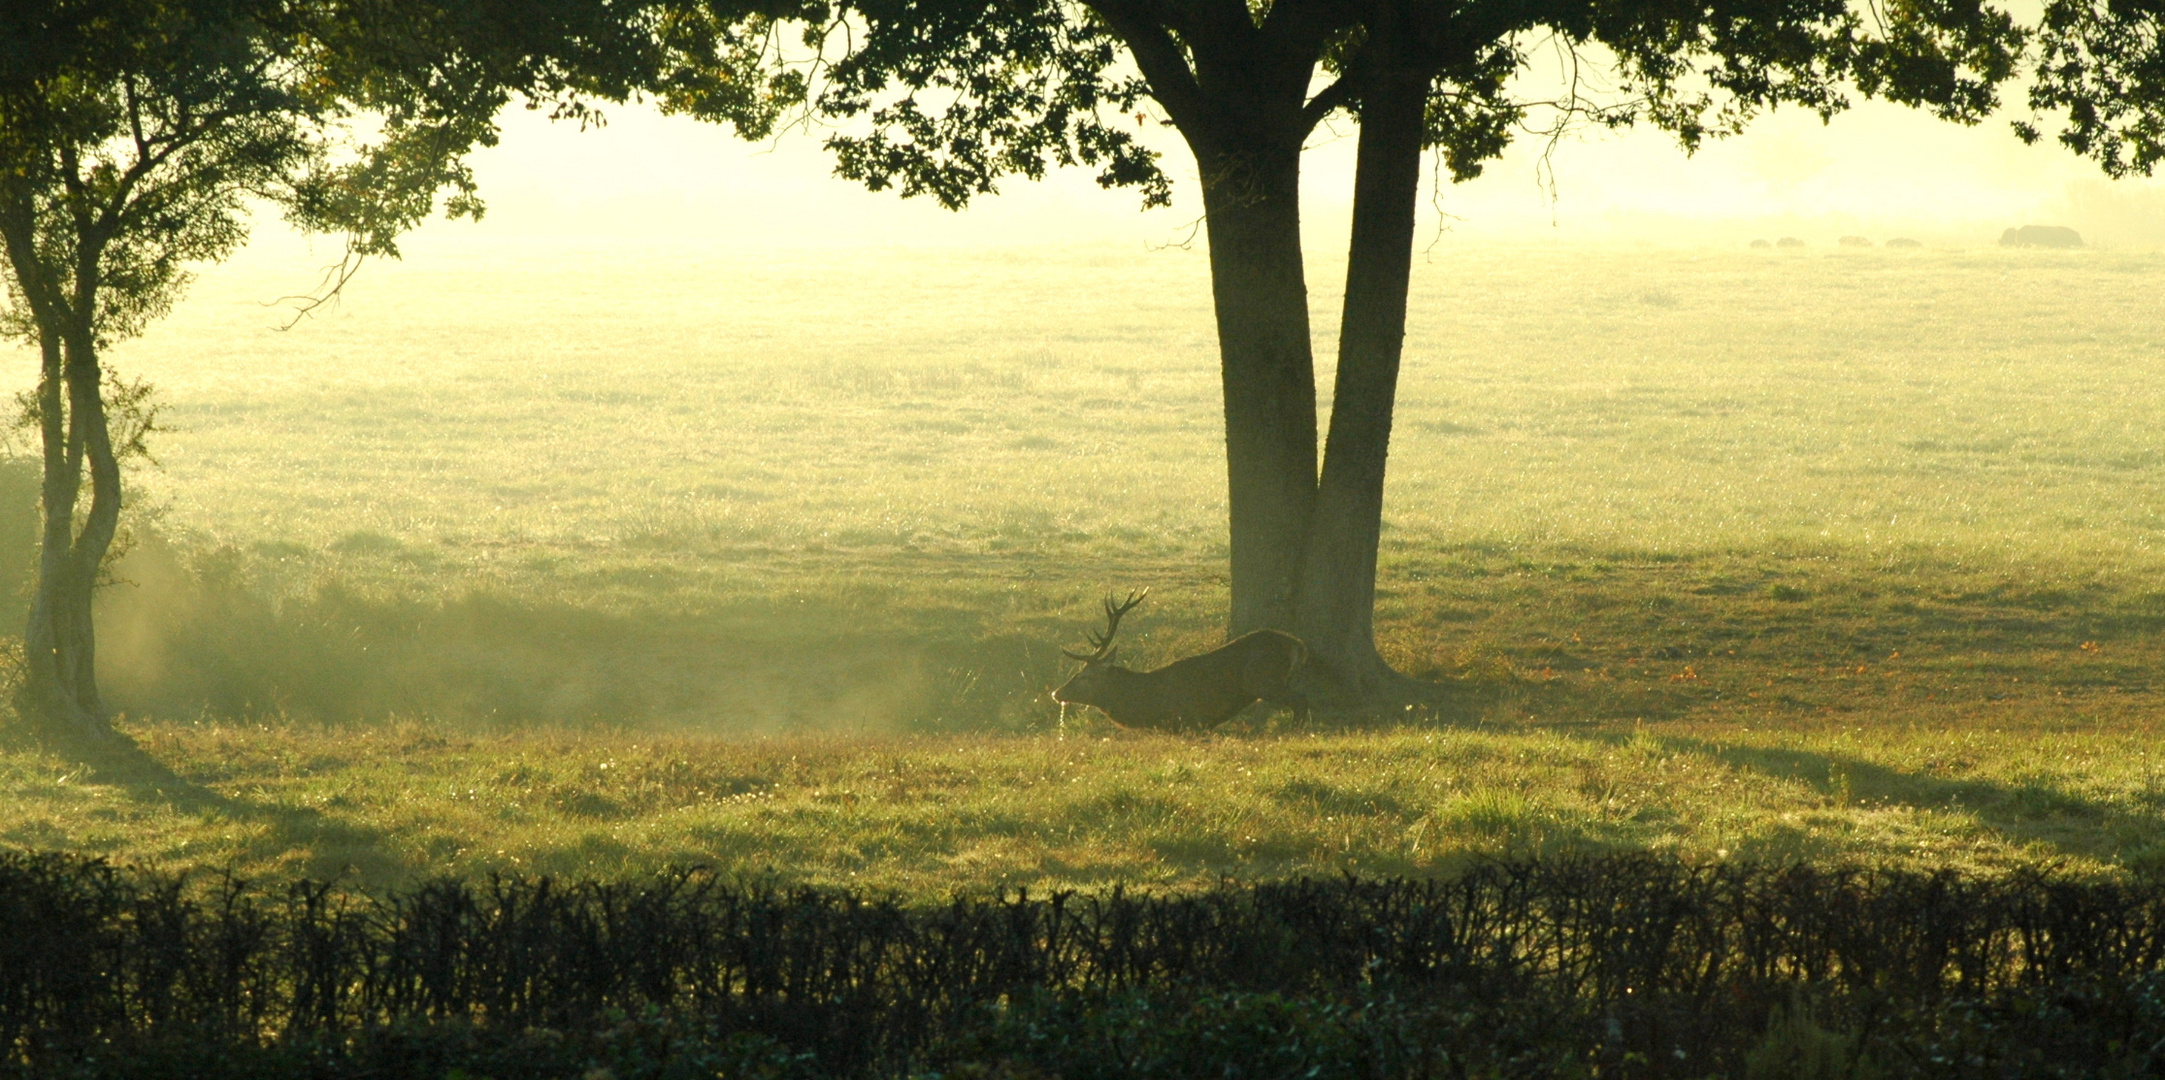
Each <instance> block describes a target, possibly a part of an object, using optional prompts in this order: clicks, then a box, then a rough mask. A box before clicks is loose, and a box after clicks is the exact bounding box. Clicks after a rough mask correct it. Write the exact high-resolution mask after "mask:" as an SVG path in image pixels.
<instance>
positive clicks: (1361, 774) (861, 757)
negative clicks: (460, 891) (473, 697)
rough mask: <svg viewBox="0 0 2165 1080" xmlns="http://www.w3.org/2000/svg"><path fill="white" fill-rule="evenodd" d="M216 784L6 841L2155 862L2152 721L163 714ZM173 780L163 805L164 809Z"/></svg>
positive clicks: (216, 856)
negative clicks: (1816, 724)
mask: <svg viewBox="0 0 2165 1080" xmlns="http://www.w3.org/2000/svg"><path fill="white" fill-rule="evenodd" d="M141 734H142V735H143V736H144V737H145V738H146V741H147V743H148V745H149V747H150V748H151V749H152V751H153V752H154V753H156V754H157V755H158V756H159V757H160V758H161V759H163V760H165V761H168V762H171V763H172V764H173V765H174V766H175V767H176V768H177V769H178V770H179V771H180V772H181V773H183V774H184V775H186V776H188V777H190V778H192V779H195V780H197V781H200V782H201V783H202V784H203V785H204V786H205V788H206V789H207V792H198V793H195V794H192V795H191V794H183V795H180V796H177V797H174V796H172V795H171V793H168V795H167V796H163V797H161V796H155V795H150V794H147V793H144V792H140V791H139V792H137V793H135V794H130V793H129V791H128V789H124V788H114V787H107V786H102V785H96V784H86V783H83V782H81V781H80V779H79V778H77V777H75V776H73V775H71V774H70V773H69V772H68V771H67V770H66V769H65V768H64V767H62V766H59V765H57V764H56V763H53V762H51V761H49V760H44V759H38V758H35V757H32V756H28V755H22V754H18V755H14V756H11V757H8V758H5V759H0V761H4V764H0V769H4V770H5V773H6V778H7V779H6V783H7V787H8V790H9V791H10V792H11V793H12V794H13V797H12V799H11V800H10V805H9V807H8V810H7V813H6V815H5V817H4V824H0V842H6V843H10V844H16V845H23V846H31V847H59V848H67V849H71V850H77V851H87V852H94V853H99V854H105V855H109V856H112V857H115V858H118V859H122V860H126V861H145V862H149V863H152V864H155V865H160V866H166V867H189V866H206V867H214V868H227V867H231V868H237V869H239V870H241V871H243V872H245V873H251V874H269V875H272V876H284V875H287V874H295V873H305V874H312V875H318V876H323V875H339V874H343V875H346V876H347V877H348V879H349V880H351V881H353V882H355V883H358V884H363V885H372V886H381V885H386V884H393V883H398V882H405V881H411V880H414V879H416V878H419V877H424V876H430V875H437V874H455V875H473V874H481V873H485V872H493V871H519V872H557V873H575V874H601V875H604V876H617V875H625V874H636V873H638V872H641V871H648V870H652V869H655V868H658V867H662V866H668V865H692V864H696V865H703V866H709V867H714V868H717V869H720V870H722V871H724V872H727V873H730V874H744V875H755V876H769V875H771V876H774V877H777V878H779V879H781V880H784V881H797V882H818V883H825V884H848V885H858V886H865V887H870V888H876V889H883V890H884V889H893V890H899V891H903V892H907V893H913V894H934V895H936V894H938V893H940V892H942V891H945V890H948V889H954V888H960V889H970V890H976V889H985V888H993V887H1014V886H1030V887H1034V888H1041V889H1042V888H1050V887H1081V888H1095V887H1102V886H1106V885H1109V884H1113V883H1119V882H1131V883H1155V884H1162V885H1196V884H1205V883H1208V882H1211V881H1214V880H1217V879H1218V878H1220V877H1223V876H1231V877H1236V878H1260V877H1277V876H1285V875H1293V874H1325V875H1328V874H1336V873H1340V872H1346V871H1352V872H1361V873H1370V874H1426V873H1433V872H1438V871H1442V870H1447V869H1449V868H1451V867H1453V866H1456V865H1460V864H1462V863H1463V862H1464V861H1465V860H1466V859H1468V858H1470V857H1477V856H1481V855H1490V854H1502V853H1526V852H1557V851H1571V850H1618V849H1647V850H1654V851H1665V852H1674V853H1676V854H1679V855H1682V856H1685V857H1687V858H1691V859H1701V860H1704V859H1724V858H1758V859H1769V860H1783V859H1791V858H1808V859H1817V860H1830V861H1840V860H1855V861H1865V862H1872V863H1885V864H1899V865H1912V866H1943V865H1946V866H1956V867H1963V868H1967V869H1972V870H1980V871H1987V872H1989V871H1992V870H1996V869H2003V868H2006V867H2008V866H2011V865H2016V864H2027V863H2033V862H2036V861H2040V860H2049V861H2053V862H2056V863H2059V864H2061V865H2063V866H2065V867H2067V868H2069V869H2071V870H2073V871H2075V872H2096V871H2101V870H2108V869H2133V870H2137V871H2152V870H2155V869H2157V868H2158V865H2159V861H2160V859H2161V857H2165V846H2161V845H2165V817H2161V816H2160V814H2159V810H2160V809H2161V805H2165V777H2161V775H2160V766H2161V765H2165V761H2160V760H2158V759H2157V758H2155V757H2154V754H2153V748H2154V746H2155V738H2156V734H2157V732H2156V730H2155V729H2154V727H2153V726H2151V725H2138V726H2135V727H2133V728H2119V729H2114V730H2103V729H2099V730H2039V729H2030V730H2008V729H1980V728H1970V727H1964V728H1959V729H1948V728H1927V727H1902V728H1895V729H1866V728H1859V727H1824V728H1816V729H1805V730H1786V731H1773V730H1766V729H1762V728H1741V727H1737V728H1717V727H1714V726H1711V725H1700V726H1691V725H1675V724H1670V725H1641V726H1635V727H1583V728H1535V729H1520V730H1497V729H1491V728H1481V729H1445V730H1432V729H1431V730H1422V729H1400V730H1392V731H1382V732H1373V733H1365V734H1343V733H1323V734H1313V733H1312V734H1305V735H1304V734H1291V735H1279V736H1247V737H1238V738H1217V739H1207V740H1201V741H1193V740H1179V739H1164V738H1148V737H1130V736H1106V735H1100V734H1097V733H1094V732H1093V733H1091V734H1087V735H1085V734H1076V735H1073V736H1071V737H1069V738H1066V739H1055V738H1049V737H1037V738H999V737H981V736H980V737H944V738H902V739H898V738H853V739H818V740H813V739H789V740H774V741H755V742H749V743H741V742H739V743H732V742H720V741H714V740H710V739H699V738H682V737H676V738H650V737H641V736H627V735H615V736H608V735H588V736H573V735H565V734H549V733H542V732H524V733H512V734H504V735H471V734H460V733H456V732H450V731H444V730H440V729H435V728H430V727H427V726H421V725H412V724H407V725H392V726H388V727H373V728H367V729H362V730H358V731H353V730H348V731H313V730H296V729H290V728H288V729H265V728H251V727H228V726H215V725H205V726H163V725H162V726H158V727H154V728H150V729H146V730H144V731H142V732H141ZM169 800H170V801H169Z"/></svg>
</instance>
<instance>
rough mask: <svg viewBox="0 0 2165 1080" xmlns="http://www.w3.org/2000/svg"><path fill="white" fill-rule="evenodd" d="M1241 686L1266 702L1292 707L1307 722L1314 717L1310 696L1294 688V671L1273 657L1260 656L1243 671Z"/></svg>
mask: <svg viewBox="0 0 2165 1080" xmlns="http://www.w3.org/2000/svg"><path fill="white" fill-rule="evenodd" d="M1241 688H1242V689H1244V690H1246V691H1248V692H1249V693H1251V694H1254V695H1255V696H1256V697H1258V698H1260V699H1262V700H1263V701H1264V702H1265V703H1266V704H1270V705H1276V706H1278V707H1279V708H1283V709H1291V710H1293V713H1294V715H1296V716H1298V717H1300V718H1301V721H1302V722H1303V723H1306V722H1307V721H1308V720H1310V719H1311V718H1312V713H1311V711H1310V709H1309V707H1308V696H1307V695H1306V694H1303V693H1301V692H1300V691H1298V690H1295V689H1293V682H1292V673H1291V672H1288V671H1286V670H1285V668H1284V667H1283V666H1281V664H1280V663H1279V662H1278V661H1277V660H1276V659H1275V658H1273V657H1268V656H1258V657H1256V658H1255V659H1253V660H1250V661H1248V665H1247V667H1245V668H1244V669H1242V671H1241Z"/></svg>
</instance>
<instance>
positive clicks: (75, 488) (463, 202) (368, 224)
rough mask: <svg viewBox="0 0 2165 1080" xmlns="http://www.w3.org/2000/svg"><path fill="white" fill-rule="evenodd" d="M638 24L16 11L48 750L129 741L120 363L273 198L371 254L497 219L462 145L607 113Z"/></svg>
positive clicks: (491, 14)
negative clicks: (508, 125) (105, 666)
mask: <svg viewBox="0 0 2165 1080" xmlns="http://www.w3.org/2000/svg"><path fill="white" fill-rule="evenodd" d="M636 18H638V15H637V12H636V10H635V9H630V8H626V9H624V10H618V9H616V8H612V7H611V6H610V5H609V4H608V3H606V2H604V0H444V2H441V3H438V2H435V0H10V2H8V3H5V4H0V250H4V255H5V259H6V270H7V273H6V284H7V297H8V299H9V301H10V303H9V304H8V306H7V307H6V308H4V309H0V320H4V321H0V329H4V330H5V331H7V332H8V333H9V334H10V335H11V336H14V337H16V338H19V339H21V340H23V341H26V342H28V343H29V344H31V345H32V346H34V347H35V348H36V350H37V355H38V359H39V369H38V381H37V385H36V389H35V390H34V391H33V392H32V394H31V395H30V396H29V398H28V400H27V406H28V410H27V411H28V420H29V422H30V424H31V425H32V426H33V427H34V429H35V430H36V431H37V433H38V441H39V445H40V449H41V453H42V464H43V484H42V489H41V502H42V511H43V527H42V535H41V550H40V555H39V563H38V566H37V574H36V587H35V592H34V593H33V595H32V597H31V611H30V617H29V622H28V626H27V627H26V630H25V634H24V669H25V670H24V673H23V676H24V677H23V684H22V687H21V690H20V694H19V697H18V701H17V706H18V709H17V711H18V713H19V714H20V715H22V716H23V718H24V719H26V720H28V721H30V722H31V723H32V724H33V725H35V726H36V727H37V728H38V729H39V730H40V731H41V732H42V734H43V735H44V736H45V737H47V738H48V739H50V740H51V741H53V742H54V743H56V744H58V745H61V746H63V747H64V748H67V749H71V750H75V751H79V752H100V751H116V750H125V749H127V747H128V745H129V743H128V740H127V739H126V738H125V737H124V736H122V735H120V734H119V733H117V732H116V731H115V730H114V729H113V727H112V725H111V717H110V715H109V713H108V710H107V706H106V704H105V701H104V699H103V697H102V696H101V695H100V693H99V689H98V679H97V646H96V634H95V630H94V627H93V624H92V615H91V610H92V609H91V601H92V596H93V593H94V590H95V588H96V585H97V582H98V578H99V575H100V573H101V569H102V566H103V563H104V561H105V559H106V558H107V556H108V554H109V553H110V551H111V549H112V545H113V541H114V536H115V532H116V529H117V526H118V524H119V520H120V510H121V503H122V497H123V496H122V490H121V469H120V461H121V459H122V458H123V457H124V456H125V455H126V453H127V451H128V450H129V449H130V447H131V444H137V443H139V441H140V439H141V438H142V436H143V435H144V433H145V426H144V425H143V424H142V423H141V422H139V419H138V422H133V423H130V422H127V420H126V418H127V417H128V416H130V415H133V416H136V417H138V418H140V416H141V415H142V414H141V413H140V411H139V410H137V409H134V408H132V407H131V406H132V405H133V404H134V403H136V402H138V401H139V398H140V392H139V391H138V390H134V389H129V388H127V387H126V384H117V386H116V384H115V383H114V382H113V381H111V380H110V379H109V377H108V372H107V371H106V370H105V367H104V363H103V360H102V355H103V353H104V351H105V349H106V348H107V347H108V346H109V345H110V344H111V343H113V342H115V341H118V340H121V339H124V338H127V337H130V336H133V335H135V334H138V333H141V332H142V331H143V330H144V329H145V328H146V327H147V326H148V325H149V324H150V323H151V322H152V321H154V320H156V319H157V318H158V317H160V316H162V315H163V314H165V312H166V311H167V310H168V309H170V307H171V306H172V304H173V303H174V301H175V300H176V299H177V297H178V296H179V295H180V293H181V291H182V290H183V289H184V287H185V286H186V284H187V282H188V280H189V273H188V267H189V266H190V265H191V264H196V263H201V262H206V261H213V260H217V259H219V258H222V257H224V256H226V255H227V254H229V253H231V252H232V251H233V250H234V249H235V248H236V247H237V246H238V245H239V244H240V243H241V242H242V241H243V240H244V239H245V238H246V234H247V223H248V218H249V212H250V209H249V208H250V203H251V201H262V202H268V203H270V204H272V205H275V206H276V207H278V208H279V209H280V210H281V211H283V213H284V214H285V216H286V219H287V220H288V221H289V222H291V223H292V224H294V225H295V226H297V227H299V228H301V229H304V230H307V231H311V232H319V233H330V234H334V235H343V236H345V237H347V238H348V242H349V253H350V255H351V256H354V257H364V256H370V255H388V256H395V255H396V254H397V253H398V249H397V246H396V243H395V240H396V238H397V236H398V235H399V234H400V233H401V232H403V231H404V230H406V229H408V228H411V227H412V226H414V225H415V224H417V223H419V222H420V221H421V220H422V219H423V218H425V217H426V216H428V215H429V214H430V213H432V212H433V211H434V209H435V208H436V207H437V206H438V205H439V202H441V205H442V206H443V207H444V208H445V209H446V210H447V212H448V213H449V214H450V215H451V216H453V217H461V216H465V217H478V216H480V213H481V209H482V208H481V203H480V202H479V201H478V199H477V198H476V197H475V192H474V184H473V177H472V175H471V173H470V172H469V171H468V169H467V167H466V165H465V164H464V160H463V159H464V155H465V154H466V152H467V151H468V150H469V149H470V148H472V147H474V146H476V145H481V144H487V143H491V142H493V141H494V139H495V126H494V124H495V117H496V115H497V113H498V112H499V111H500V110H501V108H502V107H503V106H504V104H505V103H506V102H507V101H509V100H510V99H511V98H512V97H513V96H515V95H524V96H526V97H527V99H528V100H529V101H531V102H534V103H536V104H540V105H546V106H550V107H553V108H555V109H557V110H558V111H559V112H560V113H563V114H567V115H583V112H584V109H585V106H584V105H583V104H582V102H584V101H585V100H587V98H588V96H591V95H601V96H617V97H621V96H623V95H624V94H626V93H628V92H629V88H630V87H631V86H632V85H634V84H642V83H645V82H650V81H651V80H652V78H653V77H654V76H653V74H652V72H653V70H654V64H655V61H656V57H657V55H658V52H657V50H656V48H655V45H654V41H653V37H652V35H651V34H650V33H648V32H647V27H646V25H645V24H643V23H637V22H636V21H635V20H636ZM641 65H644V67H643V68H642V66H641ZM116 420H117V421H118V422H116ZM86 473H87V478H88V492H87V499H86V498H85V494H86V493H85V491H84V487H85V476H86Z"/></svg>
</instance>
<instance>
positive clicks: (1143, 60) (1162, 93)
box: [1087, 0, 1208, 131]
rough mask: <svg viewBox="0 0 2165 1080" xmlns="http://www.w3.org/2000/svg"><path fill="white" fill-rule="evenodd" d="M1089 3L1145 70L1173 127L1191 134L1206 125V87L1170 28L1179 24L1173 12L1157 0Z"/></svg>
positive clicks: (1151, 91) (1095, 0)
mask: <svg viewBox="0 0 2165 1080" xmlns="http://www.w3.org/2000/svg"><path fill="white" fill-rule="evenodd" d="M1087 2H1088V3H1089V4H1090V8H1091V10H1093V11H1095V12H1097V14H1098V17H1099V18H1101V19H1104V20H1105V25H1106V26H1109V27H1111V28H1112V31H1113V33H1114V34H1116V35H1118V36H1119V38H1120V40H1121V41H1122V42H1124V43H1125V44H1126V45H1127V47H1128V53H1129V55H1131V56H1133V57H1135V66H1136V67H1138V68H1141V69H1142V72H1143V78H1144V79H1145V80H1147V81H1148V82H1149V83H1150V96H1151V97H1154V98H1156V99H1158V104H1160V105H1163V106H1165V113H1166V115H1167V116H1168V117H1170V118H1171V119H1172V121H1173V125H1174V126H1175V127H1178V128H1180V129H1181V130H1182V131H1190V130H1193V129H1194V126H1195V125H1200V124H1202V123H1203V122H1204V119H1205V115H1206V113H1207V112H1208V108H1207V106H1206V105H1205V103H1204V100H1203V91H1202V88H1201V87H1200V86H1198V85H1197V84H1196V81H1195V71H1194V69H1193V68H1191V67H1189V66H1188V58H1187V56H1186V55H1184V54H1183V52H1182V50H1181V48H1180V45H1179V43H1178V42H1175V41H1174V40H1173V35H1172V33H1171V31H1170V30H1169V29H1168V27H1170V26H1172V25H1174V23H1175V21H1176V20H1175V19H1174V18H1173V16H1172V13H1171V12H1169V11H1168V10H1166V9H1165V6H1164V5H1163V4H1159V3H1156V2H1154V0H1087Z"/></svg>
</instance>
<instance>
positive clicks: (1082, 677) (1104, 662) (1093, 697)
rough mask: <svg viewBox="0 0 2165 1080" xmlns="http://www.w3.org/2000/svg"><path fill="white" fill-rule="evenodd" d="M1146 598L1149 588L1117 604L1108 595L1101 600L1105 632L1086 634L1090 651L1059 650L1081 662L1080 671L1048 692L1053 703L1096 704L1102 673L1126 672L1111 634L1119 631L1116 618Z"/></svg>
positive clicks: (1101, 683)
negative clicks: (1057, 687) (1050, 693)
mask: <svg viewBox="0 0 2165 1080" xmlns="http://www.w3.org/2000/svg"><path fill="white" fill-rule="evenodd" d="M1149 595H1150V590H1149V589H1144V590H1143V591H1141V592H1135V593H1129V594H1128V598H1127V600H1125V601H1123V602H1121V603H1117V604H1116V603H1114V602H1113V598H1112V597H1111V596H1107V597H1106V598H1105V632H1104V633H1102V634H1099V633H1092V634H1091V635H1090V651H1089V652H1087V653H1079V652H1068V651H1067V650H1066V649H1062V650H1060V651H1061V652H1062V653H1064V654H1065V655H1066V656H1067V658H1068V659H1070V660H1080V661H1082V665H1083V668H1082V670H1081V671H1078V672H1076V673H1075V677H1074V678H1072V679H1069V680H1068V681H1067V682H1065V683H1062V684H1061V685H1060V689H1058V690H1055V691H1053V692H1052V699H1053V700H1054V701H1057V702H1060V703H1061V704H1063V705H1097V704H1099V703H1100V695H1099V692H1098V691H1099V689H1100V688H1101V687H1102V686H1103V685H1104V683H1105V680H1106V678H1107V676H1106V672H1109V671H1126V670H1127V669H1126V668H1123V667H1121V666H1120V665H1119V663H1118V662H1117V659H1118V657H1119V655H1120V647H1119V646H1117V645H1114V644H1113V635H1115V634H1118V633H1119V632H1120V617H1121V616H1122V615H1126V614H1127V613H1128V612H1130V611H1133V610H1135V605H1137V604H1140V603H1142V602H1143V597H1146V596H1149Z"/></svg>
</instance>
